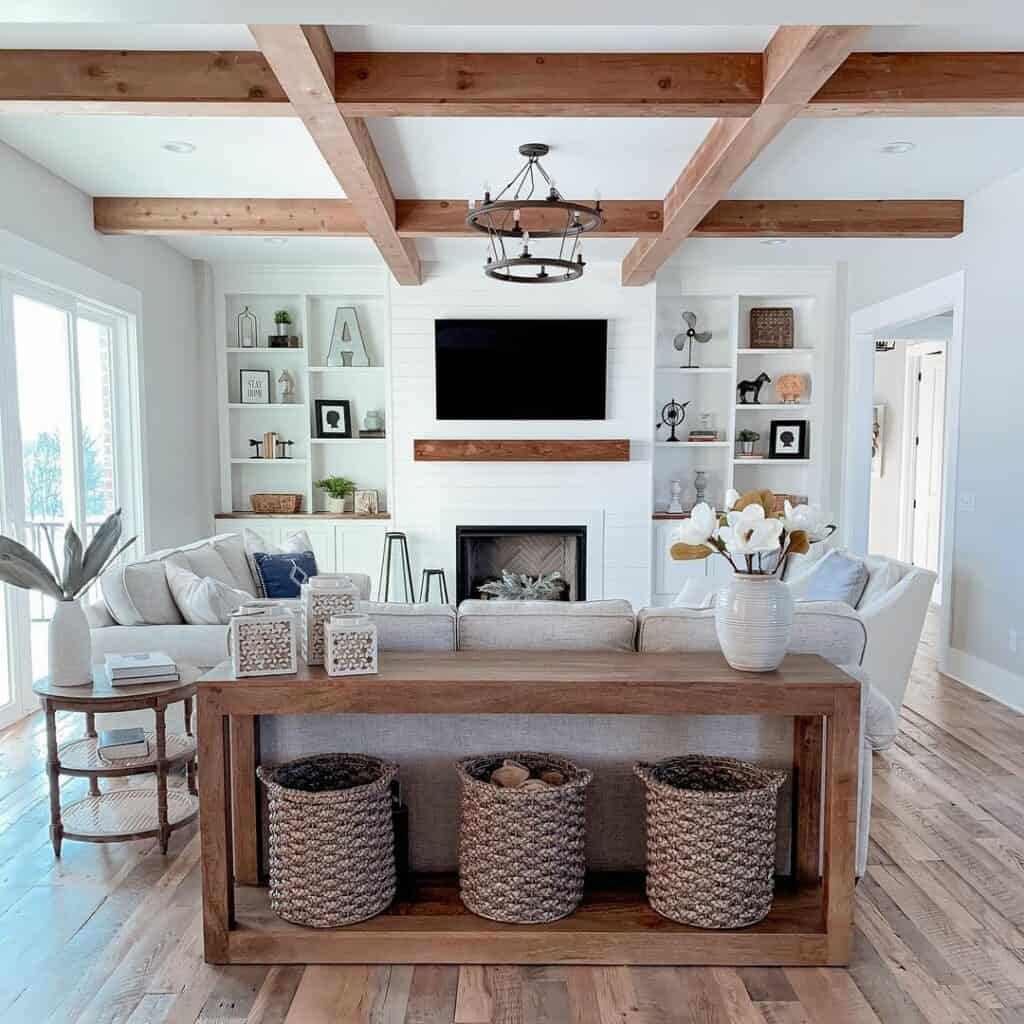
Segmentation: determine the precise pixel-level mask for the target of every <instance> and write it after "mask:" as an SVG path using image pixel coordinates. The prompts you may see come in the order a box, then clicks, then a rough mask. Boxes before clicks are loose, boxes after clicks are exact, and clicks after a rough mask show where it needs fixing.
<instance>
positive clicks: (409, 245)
mask: <svg viewBox="0 0 1024 1024" xmlns="http://www.w3.org/2000/svg"><path fill="white" fill-rule="evenodd" d="M249 29H250V31H251V32H252V34H253V37H254V38H255V39H256V43H257V45H258V46H259V48H260V50H262V51H263V55H264V56H265V57H266V58H267V61H268V63H269V64H270V67H271V70H272V71H273V72H274V74H275V76H276V77H277V80H278V81H279V82H280V83H281V86H282V88H283V89H284V91H285V92H286V93H287V95H288V99H289V100H290V101H291V105H292V107H293V108H294V110H295V113H296V114H298V116H299V117H300V118H301V119H302V122H303V124H304V125H305V126H306V129H307V130H308V132H309V134H310V135H311V136H312V138H313V141H314V142H315V143H316V145H317V148H318V149H319V150H320V152H321V153H322V154H323V157H324V159H325V160H326V161H327V164H328V166H329V167H330V168H331V170H332V171H333V172H334V176H335V177H336V178H337V179H338V182H339V184H340V185H341V188H342V191H343V192H344V193H345V195H346V197H348V199H349V200H351V202H352V205H353V207H354V208H355V210H356V212H357V213H358V214H359V217H360V219H361V220H362V221H363V223H364V224H365V225H366V230H367V232H368V233H369V235H370V237H371V238H372V239H373V241H374V243H375V244H376V246H377V248H378V249H379V250H380V254H381V256H382V257H383V258H384V262H385V263H387V265H388V267H389V268H390V269H391V273H392V274H394V276H395V279H396V280H397V281H398V282H399V283H400V284H419V283H420V281H421V280H422V277H421V273H420V261H419V256H418V255H417V253H416V244H415V242H412V241H410V240H409V239H405V238H400V237H399V235H398V231H397V229H396V228H395V197H394V193H393V192H392V191H391V185H390V184H389V182H388V178H387V175H386V174H385V173H384V167H383V165H382V164H381V162H380V157H379V156H378V154H377V150H376V147H375V146H374V144H373V139H371V138H370V131H369V129H368V128H367V127H366V122H365V121H364V120H363V119H362V118H360V117H348V116H346V115H344V114H342V113H341V111H340V110H339V109H338V106H337V104H336V103H335V102H334V49H333V47H332V46H331V41H330V38H329V37H328V35H327V31H326V29H324V28H323V27H322V26H320V25H251V26H250V27H249Z"/></svg>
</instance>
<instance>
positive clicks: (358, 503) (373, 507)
mask: <svg viewBox="0 0 1024 1024" xmlns="http://www.w3.org/2000/svg"><path fill="white" fill-rule="evenodd" d="M354 508H355V514H356V515H357V516H375V515H377V513H378V512H379V511H380V496H379V495H378V494H377V492H376V491H356V497H355V506H354Z"/></svg>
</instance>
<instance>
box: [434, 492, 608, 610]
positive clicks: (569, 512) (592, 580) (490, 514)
mask: <svg viewBox="0 0 1024 1024" xmlns="http://www.w3.org/2000/svg"><path fill="white" fill-rule="evenodd" d="M604 520H605V514H604V509H599V508H583V509H580V508H576V509H565V508H552V509H507V508H468V507H461V508H443V509H442V510H441V521H440V526H441V530H442V532H443V534H444V536H446V537H448V538H450V542H451V556H450V557H451V564H452V565H453V566H454V564H455V528H456V527H457V526H537V527H540V526H547V527H551V526H566V527H569V526H585V527H586V529H587V560H586V566H585V572H586V584H587V600H588V601H597V600H600V599H601V598H603V597H604Z"/></svg>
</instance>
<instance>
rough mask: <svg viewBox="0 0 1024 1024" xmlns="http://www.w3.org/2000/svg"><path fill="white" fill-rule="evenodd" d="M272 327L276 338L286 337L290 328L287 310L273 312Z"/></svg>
mask: <svg viewBox="0 0 1024 1024" xmlns="http://www.w3.org/2000/svg"><path fill="white" fill-rule="evenodd" d="M274 326H275V327H276V328H277V334H278V337H282V338H286V337H288V332H289V331H290V330H291V327H292V315H291V313H289V312H288V310H287V309H275V310H274Z"/></svg>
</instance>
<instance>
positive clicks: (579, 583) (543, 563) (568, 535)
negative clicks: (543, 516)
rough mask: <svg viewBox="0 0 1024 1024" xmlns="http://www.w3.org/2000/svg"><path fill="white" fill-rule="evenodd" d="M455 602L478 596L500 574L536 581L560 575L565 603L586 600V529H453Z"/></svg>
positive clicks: (546, 527) (506, 527) (502, 527)
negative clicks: (537, 578) (521, 575)
mask: <svg viewBox="0 0 1024 1024" xmlns="http://www.w3.org/2000/svg"><path fill="white" fill-rule="evenodd" d="M455 551H456V555H455V576H456V584H455V591H456V600H458V601H463V600H465V599H466V598H467V597H472V598H478V597H482V596H485V595H482V594H481V593H480V591H479V587H480V586H481V585H482V584H484V583H488V582H490V581H491V580H495V579H499V578H500V577H501V573H502V571H503V570H505V569H507V570H509V571H510V572H516V573H526V574H527V575H529V576H535V577H536V576H540V575H542V574H545V573H551V572H559V573H561V575H562V579H563V580H565V582H566V584H567V587H566V589H565V590H564V591H563V593H562V595H561V596H562V599H563V600H565V601H584V600H586V597H587V571H586V567H587V528H586V527H585V526H532V525H531V526H456V528H455Z"/></svg>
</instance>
